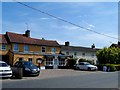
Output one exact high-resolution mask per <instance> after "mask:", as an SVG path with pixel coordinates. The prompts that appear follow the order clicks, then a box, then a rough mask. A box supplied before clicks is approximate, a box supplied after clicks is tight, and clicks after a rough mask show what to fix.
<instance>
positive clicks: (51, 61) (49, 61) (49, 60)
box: [45, 58, 53, 66]
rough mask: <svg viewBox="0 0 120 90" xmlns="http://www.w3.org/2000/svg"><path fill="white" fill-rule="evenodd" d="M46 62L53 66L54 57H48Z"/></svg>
mask: <svg viewBox="0 0 120 90" xmlns="http://www.w3.org/2000/svg"><path fill="white" fill-rule="evenodd" d="M45 64H46V66H53V59H52V58H49V59H46V61H45Z"/></svg>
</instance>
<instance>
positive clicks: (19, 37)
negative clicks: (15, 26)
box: [6, 32, 59, 46]
mask: <svg viewBox="0 0 120 90" xmlns="http://www.w3.org/2000/svg"><path fill="white" fill-rule="evenodd" d="M6 34H7V36H8V38H9V40H10V42H11V43H23V44H32V45H41V46H59V44H58V42H57V41H52V40H42V39H35V38H30V37H26V36H25V35H24V34H17V33H12V32H7V33H6Z"/></svg>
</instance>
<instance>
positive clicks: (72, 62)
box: [66, 59, 77, 69]
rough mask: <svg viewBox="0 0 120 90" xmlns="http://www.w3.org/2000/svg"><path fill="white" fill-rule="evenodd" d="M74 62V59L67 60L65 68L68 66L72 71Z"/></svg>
mask: <svg viewBox="0 0 120 90" xmlns="http://www.w3.org/2000/svg"><path fill="white" fill-rule="evenodd" d="M76 61H77V60H76V59H68V60H67V64H66V66H68V67H69V68H71V69H73V68H74V65H75V64H76Z"/></svg>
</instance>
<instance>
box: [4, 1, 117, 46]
mask: <svg viewBox="0 0 120 90" xmlns="http://www.w3.org/2000/svg"><path fill="white" fill-rule="evenodd" d="M23 3H25V4H27V5H30V6H32V7H34V8H37V9H39V10H42V11H44V12H47V13H49V14H52V15H54V16H57V17H59V18H62V19H65V20H67V21H70V22H72V23H75V24H77V25H80V26H82V27H85V28H88V29H92V30H94V31H97V32H100V33H103V34H107V35H110V36H112V37H116V38H117V37H118V3H117V2H28V3H27V2H23ZM26 23H28V28H29V29H30V31H31V37H33V38H40V39H41V38H45V39H47V40H56V41H58V43H59V44H64V42H65V41H69V42H70V45H72V46H84V47H90V46H91V45H92V44H93V43H94V44H95V45H96V47H97V48H103V47H108V46H110V45H111V43H117V41H118V40H117V39H112V38H108V37H105V36H102V35H98V34H96V33H92V32H89V31H87V30H84V29H82V28H79V27H76V26H73V25H71V24H68V23H65V22H62V21H60V20H57V19H55V18H53V17H50V16H47V15H45V14H42V13H40V12H37V11H34V10H32V9H30V8H27V7H25V6H22V5H20V4H18V3H15V2H11V3H9V2H6V3H5V2H4V3H2V33H5V32H6V31H9V32H16V33H24V32H25V30H26V29H27V25H26Z"/></svg>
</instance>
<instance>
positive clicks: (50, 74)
mask: <svg viewBox="0 0 120 90" xmlns="http://www.w3.org/2000/svg"><path fill="white" fill-rule="evenodd" d="M2 88H118V72H100V71H97V72H89V71H74V70H46V71H43V73H41V75H40V76H38V77H25V78H23V79H22V80H2Z"/></svg>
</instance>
